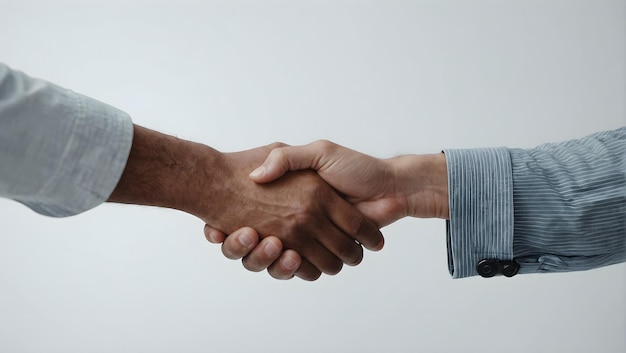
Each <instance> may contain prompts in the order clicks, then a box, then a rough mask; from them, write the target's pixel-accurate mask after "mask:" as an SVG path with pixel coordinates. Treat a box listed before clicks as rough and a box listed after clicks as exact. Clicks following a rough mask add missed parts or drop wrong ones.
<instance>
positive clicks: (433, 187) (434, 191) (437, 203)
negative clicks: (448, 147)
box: [390, 153, 450, 219]
mask: <svg viewBox="0 0 626 353" xmlns="http://www.w3.org/2000/svg"><path fill="white" fill-rule="evenodd" d="M390 162H391V164H392V170H393V176H392V180H394V182H395V184H396V185H395V189H396V190H397V193H398V195H401V197H403V198H405V201H404V202H405V204H406V214H407V215H408V216H411V217H420V218H443V219H448V218H449V213H450V211H449V206H448V172H447V165H446V158H445V155H444V154H443V153H438V154H427V155H405V156H400V157H396V158H393V159H391V160H390Z"/></svg>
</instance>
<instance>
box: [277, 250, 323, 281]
mask: <svg viewBox="0 0 626 353" xmlns="http://www.w3.org/2000/svg"><path fill="white" fill-rule="evenodd" d="M302 261H306V260H303V259H302V257H300V255H299V254H298V253H297V252H296V251H295V250H291V249H287V250H285V251H283V253H282V254H281V255H280V257H279V258H278V260H276V261H274V263H272V264H271V266H269V267H268V268H267V272H268V273H269V274H270V276H272V277H274V278H276V279H291V278H293V276H294V275H295V274H296V271H298V268H300V267H301V266H302ZM306 262H307V263H308V261H306ZM309 266H310V267H312V269H313V271H315V272H317V273H320V274H321V272H320V271H319V270H318V269H317V268H315V267H314V266H313V265H311V264H310V263H309ZM313 271H310V272H311V273H307V275H308V276H309V277H312V276H314V272H313ZM318 276H319V275H318Z"/></svg>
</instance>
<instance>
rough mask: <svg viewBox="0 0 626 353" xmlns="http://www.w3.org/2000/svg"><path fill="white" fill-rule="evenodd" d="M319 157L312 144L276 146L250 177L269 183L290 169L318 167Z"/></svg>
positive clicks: (258, 181) (255, 180) (259, 181)
mask: <svg viewBox="0 0 626 353" xmlns="http://www.w3.org/2000/svg"><path fill="white" fill-rule="evenodd" d="M319 154H321V152H320V153H319ZM319 159H320V156H318V152H317V151H316V150H315V149H314V148H312V146H311V145H306V146H289V147H279V148H275V149H273V150H272V152H270V154H269V155H268V156H267V158H266V159H265V162H263V164H262V165H261V166H260V167H258V168H257V169H255V170H254V171H252V173H250V178H251V179H252V180H253V181H254V182H256V183H259V184H263V183H269V182H270V181H274V180H276V179H278V178H280V177H281V176H283V175H285V173H287V172H289V171H296V170H303V169H317V168H316V164H317V161H319Z"/></svg>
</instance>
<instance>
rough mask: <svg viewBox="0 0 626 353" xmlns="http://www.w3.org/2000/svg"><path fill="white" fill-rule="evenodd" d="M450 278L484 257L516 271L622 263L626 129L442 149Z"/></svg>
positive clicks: (470, 271)
mask: <svg viewBox="0 0 626 353" xmlns="http://www.w3.org/2000/svg"><path fill="white" fill-rule="evenodd" d="M444 152H445V154H446V160H447V163H448V186H449V198H450V200H449V201H450V220H449V221H447V224H446V228H447V245H448V266H449V270H450V273H451V274H452V276H453V278H462V277H468V276H473V275H476V274H477V271H476V265H477V263H478V262H479V261H480V260H482V259H499V260H515V261H516V262H517V263H519V265H520V270H519V273H537V272H559V271H578V270H586V269H591V268H596V267H600V266H607V265H611V264H615V263H618V262H623V261H626V177H625V175H626V173H625V172H626V165H625V153H626V128H621V129H618V130H613V131H606V132H600V133H596V134H594V135H591V136H588V137H585V138H582V139H577V140H571V141H566V142H562V143H552V144H545V145H541V146H538V147H536V148H533V149H508V148H486V149H468V150H445V151H444Z"/></svg>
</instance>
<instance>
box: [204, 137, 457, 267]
mask: <svg viewBox="0 0 626 353" xmlns="http://www.w3.org/2000/svg"><path fill="white" fill-rule="evenodd" d="M301 169H313V170H316V171H317V172H318V174H319V175H320V176H321V177H322V178H323V179H324V180H326V182H328V183H329V184H330V185H331V186H332V187H334V188H335V189H337V190H338V191H339V192H341V193H343V194H344V195H345V197H346V199H347V200H348V201H350V202H353V203H355V205H356V207H357V208H358V209H359V210H360V211H361V212H363V214H364V215H365V216H367V217H369V218H370V219H372V220H373V221H374V222H375V223H377V225H378V226H384V225H387V224H389V223H392V222H394V221H395V220H397V219H400V218H402V217H405V216H414V217H423V218H429V217H439V218H447V217H448V191H447V170H446V162H445V157H444V156H443V154H436V155H419V156H418V155H413V156H401V157H396V158H392V159H387V160H382V159H377V158H373V157H370V156H367V155H364V154H362V153H359V152H356V151H352V150H350V149H347V148H345V147H342V146H339V145H336V144H334V143H332V142H328V141H317V142H314V143H312V144H309V145H306V146H299V147H281V148H277V149H274V150H272V152H271V153H270V155H269V156H268V158H267V159H266V161H265V162H264V163H263V165H262V166H261V167H259V168H258V169H256V170H255V171H254V172H252V173H251V178H252V179H253V180H255V181H256V182H259V183H265V182H270V181H272V180H275V179H277V178H279V177H281V176H282V175H283V174H284V173H285V172H287V171H289V170H292V171H293V170H301ZM247 234H248V235H249V236H252V237H253V236H254V231H253V230H248V233H247ZM205 235H206V236H207V239H208V240H209V241H210V242H220V241H222V240H223V239H224V234H220V233H219V232H216V231H215V230H213V229H211V228H210V227H209V228H205ZM233 235H235V237H234V238H235V240H236V239H237V237H238V236H239V234H233ZM229 240H230V239H228V238H226V241H225V242H224V244H223V246H222V249H223V251H224V253H229V254H231V255H233V256H234V257H244V264H246V262H248V263H254V264H256V265H258V266H257V267H255V270H262V269H263V265H270V264H271V266H270V267H269V268H268V270H269V272H270V274H271V275H272V276H274V277H276V278H290V272H289V270H288V269H287V268H286V267H285V266H282V265H281V262H280V261H279V262H278V263H276V262H274V261H272V260H275V259H276V258H278V256H276V257H274V256H271V255H270V254H268V253H266V252H263V251H262V250H257V249H255V251H254V252H250V253H249V251H250V249H252V248H249V249H248V248H245V247H241V246H238V245H237V243H235V241H234V240H233V241H229ZM265 240H266V241H270V240H269V239H265ZM272 241H273V242H274V243H275V245H279V242H278V241H274V240H272ZM290 256H292V255H290ZM281 261H283V259H282V258H281Z"/></svg>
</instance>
